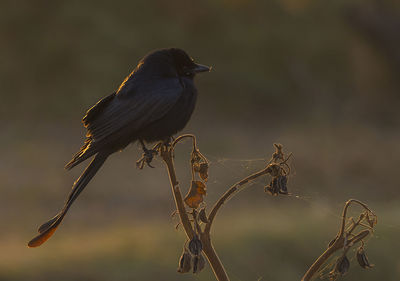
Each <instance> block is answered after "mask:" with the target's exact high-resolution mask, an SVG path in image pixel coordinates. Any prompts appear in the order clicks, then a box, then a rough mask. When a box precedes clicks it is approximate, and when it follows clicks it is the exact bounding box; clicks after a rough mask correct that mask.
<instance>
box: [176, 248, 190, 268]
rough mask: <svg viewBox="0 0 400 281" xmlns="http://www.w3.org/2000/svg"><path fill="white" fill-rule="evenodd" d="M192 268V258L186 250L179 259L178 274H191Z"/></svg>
mask: <svg viewBox="0 0 400 281" xmlns="http://www.w3.org/2000/svg"><path fill="white" fill-rule="evenodd" d="M191 268H192V256H191V255H190V253H189V252H188V251H187V250H186V249H185V250H184V251H183V253H182V256H181V257H180V258H179V264H178V272H179V273H186V272H189V271H190V269H191Z"/></svg>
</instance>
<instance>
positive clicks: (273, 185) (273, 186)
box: [264, 177, 279, 196]
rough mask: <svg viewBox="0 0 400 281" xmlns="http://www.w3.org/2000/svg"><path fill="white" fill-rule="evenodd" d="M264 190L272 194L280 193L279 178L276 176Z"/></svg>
mask: <svg viewBox="0 0 400 281" xmlns="http://www.w3.org/2000/svg"><path fill="white" fill-rule="evenodd" d="M264 191H265V192H268V193H269V194H271V195H274V196H275V195H278V193H279V185H278V178H277V177H274V178H273V179H272V180H271V182H270V183H269V185H267V186H266V187H264Z"/></svg>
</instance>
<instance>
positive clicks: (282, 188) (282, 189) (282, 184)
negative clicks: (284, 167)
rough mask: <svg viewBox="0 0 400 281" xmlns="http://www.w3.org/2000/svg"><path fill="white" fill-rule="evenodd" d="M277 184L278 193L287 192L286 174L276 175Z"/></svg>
mask: <svg viewBox="0 0 400 281" xmlns="http://www.w3.org/2000/svg"><path fill="white" fill-rule="evenodd" d="M278 185H279V193H280V194H289V192H288V190H287V176H279V177H278Z"/></svg>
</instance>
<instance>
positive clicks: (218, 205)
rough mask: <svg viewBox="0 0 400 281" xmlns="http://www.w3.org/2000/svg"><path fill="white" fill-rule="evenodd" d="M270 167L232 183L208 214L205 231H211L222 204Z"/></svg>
mask: <svg viewBox="0 0 400 281" xmlns="http://www.w3.org/2000/svg"><path fill="white" fill-rule="evenodd" d="M268 168H269V167H268V166H267V167H265V168H264V169H262V170H260V171H258V172H256V173H254V174H252V175H250V176H248V177H245V178H244V179H242V180H240V181H238V182H237V183H235V184H234V185H232V186H231V187H230V188H229V189H228V190H227V191H226V192H225V193H224V194H223V195H222V196H221V197H220V198H219V199H218V201H217V202H216V203H215V205H214V207H213V208H212V210H211V212H210V214H209V216H208V223H207V224H206V226H205V228H204V232H205V233H210V230H211V226H212V223H213V221H214V218H215V216H216V215H217V212H218V210H219V209H220V208H221V207H222V205H223V204H224V203H225V202H226V200H228V199H229V198H231V197H233V196H234V195H235V193H236V192H237V191H239V190H240V188H241V187H242V186H243V185H244V184H246V183H248V182H249V181H252V180H254V179H256V178H258V177H260V176H262V175H265V174H268V173H269V169H268Z"/></svg>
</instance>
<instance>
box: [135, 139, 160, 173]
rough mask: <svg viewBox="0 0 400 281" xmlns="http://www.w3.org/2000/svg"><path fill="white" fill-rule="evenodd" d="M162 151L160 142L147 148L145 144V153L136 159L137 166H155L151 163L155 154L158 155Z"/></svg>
mask: <svg viewBox="0 0 400 281" xmlns="http://www.w3.org/2000/svg"><path fill="white" fill-rule="evenodd" d="M159 151H160V143H157V144H156V145H155V146H154V147H153V148H152V149H147V148H146V147H145V146H143V155H142V157H141V158H140V159H139V160H138V161H136V167H138V168H139V169H141V170H142V169H143V168H144V166H145V165H147V166H149V167H150V168H155V167H154V166H152V165H151V162H152V161H153V158H154V156H156V155H158V153H159Z"/></svg>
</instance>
